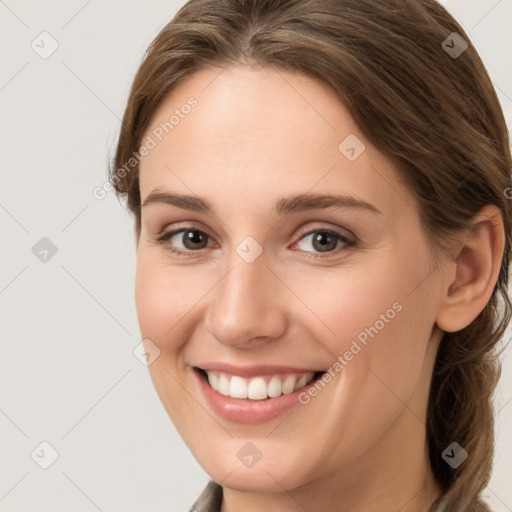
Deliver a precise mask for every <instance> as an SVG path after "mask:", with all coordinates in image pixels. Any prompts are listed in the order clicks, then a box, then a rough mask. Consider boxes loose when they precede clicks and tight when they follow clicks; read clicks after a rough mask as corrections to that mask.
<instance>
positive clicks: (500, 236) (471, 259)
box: [436, 205, 505, 332]
mask: <svg viewBox="0 0 512 512" xmlns="http://www.w3.org/2000/svg"><path fill="white" fill-rule="evenodd" d="M471 224H472V226H473V229H470V230H465V231H463V232H461V233H460V235H459V242H460V243H459V244H458V249H457V250H456V252H455V254H454V260H453V262H450V263H449V265H448V266H447V269H448V270H447V273H446V275H447V279H446V290H445V292H443V293H444V297H443V300H442V304H441V306H440V309H439V312H438V315H437V318H436V323H437V325H438V326H439V328H440V329H442V330H443V331H445V332H455V331H460V330H461V329H463V328H464V327H466V326H468V325H469V324H470V323H471V322H472V321H473V320H474V319H475V318H476V317H477V316H478V315H479V314H480V312H481V311H482V310H483V309H484V307H485V306H486V304H487V303H488V302H489V299H490V297H491V295H492V292H493V290H494V286H495V285H496V282H497V280H498V275H499V271H500V266H501V261H502V259H503V250H504V247H505V231H504V227H503V217H502V215H501V212H500V210H499V209H498V208H497V207H496V206H494V205H488V206H485V207H484V208H482V209H481V210H480V212H479V213H478V214H477V215H476V216H475V217H474V218H473V220H472V221H471Z"/></svg>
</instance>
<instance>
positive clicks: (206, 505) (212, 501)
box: [188, 480, 222, 512]
mask: <svg viewBox="0 0 512 512" xmlns="http://www.w3.org/2000/svg"><path fill="white" fill-rule="evenodd" d="M221 503H222V486H220V485H219V484H218V483H216V482H214V481H213V480H210V481H209V482H208V484H207V485H206V487H205V488H204V489H203V492H202V493H201V495H200V496H199V498H197V500H196V501H195V502H194V504H193V505H192V506H191V507H190V508H189V509H188V512H220V505H221Z"/></svg>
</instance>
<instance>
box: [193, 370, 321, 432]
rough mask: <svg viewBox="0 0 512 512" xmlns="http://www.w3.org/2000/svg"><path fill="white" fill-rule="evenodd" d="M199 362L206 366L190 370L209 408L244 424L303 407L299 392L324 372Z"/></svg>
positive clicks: (259, 421) (263, 420)
mask: <svg viewBox="0 0 512 512" xmlns="http://www.w3.org/2000/svg"><path fill="white" fill-rule="evenodd" d="M201 366H204V367H205V368H200V367H197V366H195V367H193V372H192V373H193V375H194V376H195V381H196V383H197V385H198V387H199V389H200V390H201V392H202V394H203V396H204V398H205V399H206V402H207V404H208V405H209V407H210V410H211V411H212V412H213V413H215V414H216V415H217V416H219V417H222V418H224V419H225V420H228V421H230V422H235V423H246V424H249V423H251V424H254V423H265V422H267V421H270V420H272V419H274V418H277V417H278V416H281V415H282V414H284V413H285V412H286V411H288V410H290V409H291V408H295V407H303V406H304V405H303V404H302V405H301V402H300V401H299V395H300V394H301V393H304V392H306V391H307V389H308V388H309V387H311V386H314V385H316V382H317V380H318V379H320V378H321V376H322V375H323V374H324V371H315V370H306V369H302V368H292V367H284V366H281V367H277V366H272V367H269V366H266V367H244V368H240V367H234V366H232V365H229V364H218V363H215V364H204V365H203V364H202V365H201ZM210 381H211V382H210ZM215 387H216V388H217V389H215ZM221 390H222V391H223V392H224V393H227V394H223V393H221ZM278 392H279V394H278ZM271 395H275V396H271ZM233 396H236V397H240V398H234V397H233Z"/></svg>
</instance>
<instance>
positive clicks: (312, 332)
mask: <svg viewBox="0 0 512 512" xmlns="http://www.w3.org/2000/svg"><path fill="white" fill-rule="evenodd" d="M190 96H194V97H195V98H196V99H197V101H198V105H197V106H196V107H195V108H194V109H193V110H192V111H191V113H190V114H189V115H187V116H185V117H184V118H183V119H180V122H179V124H178V125H176V126H175V127H174V129H173V130H172V132H170V133H169V134H168V135H167V136H165V137H164V138H163V139H162V141H161V142H159V144H158V145H157V146H156V147H155V148H154V149H152V150H151V151H150V153H149V154H148V155H147V156H146V157H145V158H144V159H143V161H142V163H141V168H140V190H141V198H142V200H143V201H144V200H145V198H147V197H148V195H149V194H150V193H151V192H153V191H154V190H158V191H160V192H174V193H180V194H188V195H194V196H199V197H201V198H204V199H205V200H207V201H208V202H209V203H210V204H211V205H212V207H213V208H214V211H215V214H213V215H212V214H204V213H200V212H194V211H189V210H186V209H182V208H179V207H177V206H173V205H168V204H161V203H152V204H149V205H147V206H144V207H143V208H142V216H141V231H140V234H139V233H138V234H137V254H138V256H137V275H136V306H137V312H138V318H139V323H140V328H141V333H142V337H143V338H148V339H150V340H151V341H152V342H153V343H154V344H155V345H157V346H158V348H159V350H160V355H159V357H158V358H157V359H156V360H155V361H154V362H153V363H152V364H151V365H150V366H149V370H150V373H151V377H152V380H153V382H154V385H155V388H156V390H157V392H158V394H159V396H160V399H161V400H162V403H163V404H164V406H165V408H166V410H167V411H168V413H169V415H170V417H171V419H172V420H173V422H174V424H175V425H176V427H177V429H178V431H179V432H180V434H181V435H182V437H183V439H184V440H185V442H186V443H187V445H188V446H189V448H190V450H191V451H192V452H193V454H194V456H195V457H196V458H197V460H198V461H199V463H200V464H201V465H202V467H203V468H204V469H205V470H206V471H207V472H208V474H209V475H210V476H211V477H212V478H213V479H214V480H215V481H217V482H220V483H221V484H222V486H223V487H224V497H223V503H222V511H223V512H233V511H238V510H244V511H247V512H251V511H262V510H282V511H285V512H287V511H290V512H292V511H293V512H295V511H302V510H304V509H305V510H323V511H326V512H327V511H338V512H339V511H351V512H354V511H365V512H372V511H377V510H378V511H380V512H386V511H397V510H400V511H402V512H412V511H426V510H428V507H429V506H430V505H431V504H432V502H433V501H434V500H435V499H436V498H437V497H438V495H439V493H440V489H439V487H438V486H437V484H436V483H435V482H434V480H433V477H432V474H431V472H430V469H429V467H428V462H427V460H428V457H427V453H426V445H425V421H426V406H427V398H428V389H429V384H430V380H431V375H432V368H433V364H434V360H435V355H436V352H437V349H438V346H439V342H440V340H441V338H442V334H443V330H446V331H450V330H459V329H461V328H462V327H464V326H465V325H467V324H469V323H470V322H471V321H472V320H473V319H474V318H475V317H476V316H477V314H478V313H479V311H481V310H482V309H483V307H484V306H485V304H486V303H487V301H488V299H489V297H490V294H491V292H492V288H493V286H494V283H495V282H496V279H497V273H498V269H499V264H500V261H501V254H502V252H503V226H502V221H501V217H500V215H499V212H498V211H497V210H496V209H495V208H494V207H487V208H485V209H484V210H482V212H480V215H479V217H478V218H476V219H475V221H477V222H478V223H479V224H478V226H479V227H478V229H476V230H475V231H474V232H471V233H465V234H464V236H462V235H460V237H459V239H458V241H457V243H455V244H454V245H453V250H452V251H451V252H449V253H446V254H445V253H443V254H441V255H440V256H439V257H438V258H434V257H433V254H432V244H431V243H430V242H429V241H428V239H427V237H426V235H425V232H424V230H423V228H422V225H421V217H420V215H419V213H418V210H419V207H418V204H417V201H416V199H415V197H414V196H413V195H412V194H411V192H410V191H409V190H408V189H407V188H406V187H405V185H404V184H403V183H402V182H401V181H400V178H399V175H398V173H397V171H396V169H395V168H394V167H393V164H392V163H391V162H390V161H389V160H388V159H387V158H385V157H384V156H383V155H382V154H380V153H379V152H378V151H377V150H376V148H375V147H373V146H372V145H371V144H370V142H369V141H368V140H366V138H365V137H364V136H363V134H362V133H361V132H360V130H359V129H358V127H357V126H356V124H355V122H354V120H353V119H352V118H351V116H350V115H349V113H348V111H347V110H346V109H345V107H344V106H343V104H341V103H340V101H339V100H338V99H337V98H336V96H335V95H334V94H333V93H332V92H331V91H330V89H328V88H327V87H325V86H324V85H322V84H321V83H319V82H317V81H315V80H313V79H311V78H308V77H306V76H303V75H300V74H295V73H291V72H284V71H279V72H277V71H275V70H271V69H267V68H256V67H249V66H230V67H228V68H226V69H224V70H223V71H221V69H217V68H214V69H209V70H202V71H199V72H197V73H195V74H194V75H192V76H191V77H189V78H188V79H187V80H185V81H184V82H182V83H181V84H180V85H179V86H178V87H177V88H175V89H174V90H173V91H172V92H171V93H170V94H169V95H168V96H167V97H166V99H165V101H164V102H163V103H162V104H161V105H160V107H159V109H158V110H157V111H156V112H155V114H154V116H153V118H152V120H151V123H150V126H149V128H148V130H147V132H146V135H150V134H151V132H152V130H153V129H154V128H155V127H157V126H158V125H159V124H160V123H161V122H164V121H166V120H168V119H169V116H170V115H171V114H172V113H173V111H174V110H175V109H176V108H180V106H181V105H183V104H185V103H186V102H187V99H188V98H189V97H190ZM349 134H354V135H356V136H357V137H358V138H359V139H360V140H361V141H362V142H363V143H364V144H365V146H366V150H365V151H364V152H363V153H362V154H361V155H360V156H359V157H358V158H357V159H356V160H355V161H349V160H348V159H347V158H346V157H345V156H344V155H343V154H342V153H341V152H340V151H339V149H338V146H339V144H340V143H341V142H342V141H343V140H344V139H345V138H346V137H347V136H348V135H349ZM308 192H309V193H324V194H333V193H336V194H344V195H352V196H354V197H357V198H360V199H363V200H364V201H367V202H369V203H371V204H373V205H374V206H375V207H376V208H378V210H379V211H380V213H374V212H371V211H367V210H365V209H362V208H327V209H321V208H317V209H313V210H308V211H300V212H292V213H288V214H287V215H285V216H283V217H280V216H278V215H276V214H275V213H274V212H273V210H272V209H273V206H274V203H275V202H276V201H277V200H278V198H281V197H283V196H289V195H293V194H300V193H308ZM184 227H188V228H189V229H198V230H200V231H202V232H204V233H206V235H209V236H208V237H206V240H208V246H207V247H206V248H203V249H199V250H196V252H195V253H194V254H193V255H177V254H173V253H172V252H171V251H170V247H171V246H172V243H174V244H175V246H176V247H178V248H180V249H187V248H188V250H189V251H192V250H193V249H190V248H189V247H190V246H185V245H184V242H183V237H182V236H181V235H176V236H174V237H173V238H172V239H170V240H167V241H166V242H163V243H158V242H157V241H156V240H157V238H158V233H160V232H161V231H162V230H163V229H165V230H167V231H171V229H179V228H182V229H183V228H184ZM322 229H334V230H336V231H338V232H339V233H340V234H342V235H350V236H353V237H355V238H356V239H357V243H356V245H355V246H353V247H350V246H347V245H343V244H342V243H340V245H339V246H338V247H337V248H336V249H334V250H332V251H331V252H328V253H322V252H319V251H318V249H317V248H316V246H315V245H314V244H313V243H312V240H311V237H308V236H307V234H309V233H311V232H312V231H315V230H316V231H322ZM316 231H315V232H316ZM248 236H251V237H253V238H254V239H255V240H256V241H257V242H258V243H259V245H260V246H261V248H262V249H263V252H262V253H261V255H260V256H259V257H258V258H256V259H255V261H254V262H252V263H247V262H246V261H245V260H244V259H242V258H241V257H240V256H239V255H238V254H237V252H236V248H237V246H238V244H240V243H241V242H242V241H243V240H244V239H245V238H246V237H248ZM463 248H465V249H464V250H462V249H463ZM314 255H316V256H320V257H321V256H325V258H323V259H312V258H311V257H308V256H314ZM397 302H398V303H399V304H400V305H401V307H402V309H401V311H400V312H399V313H397V314H396V316H395V317H394V318H393V319H392V320H390V321H389V322H388V323H386V324H385V326H384V328H382V329H380V330H379V332H378V334H377V335H376V336H375V337H374V338H373V339H372V338H370V339H369V341H368V344H367V345H366V346H364V347H363V349H362V350H361V351H360V352H359V353H358V354H357V355H356V356H355V357H354V358H353V359H352V360H351V361H350V362H349V363H348V364H347V365H346V366H345V368H344V369H343V370H342V372H340V373H338V374H337V376H336V377H335V378H334V379H333V380H332V381H331V382H330V383H328V385H326V386H325V388H324V389H322V391H321V392H319V393H318V395H317V396H315V397H314V398H313V399H311V401H310V402H309V403H308V404H307V405H298V406H296V407H294V408H293V409H292V410H291V412H290V414H288V415H283V416H280V417H278V418H276V419H274V420H271V421H268V422H265V423H261V424H250V425H245V424H244V425H242V424H237V423H234V422H229V421H227V420H225V419H223V418H221V417H219V416H217V415H216V414H215V413H214V412H213V411H212V410H211V408H210V407H209V405H208V403H207V402H206V400H205V398H204V396H203V395H202V393H201V390H200V388H199V387H198V385H197V382H196V380H195V379H194V378H193V375H192V373H191V368H192V367H194V366H196V365H199V366H200V363H201V362H204V361H222V362H228V363H232V364H234V365H237V366H248V365H249V366H250V365H255V364H275V365H289V366H295V367H301V368H312V369H328V368H329V367H332V365H333V363H334V362H335V361H336V358H337V356H338V355H343V354H344V353H345V352H346V351H347V350H348V349H349V348H350V346H351V343H352V341H353V340H355V339H356V337H357V335H358V334H359V333H361V332H362V331H364V330H365V328H368V327H370V326H373V325H374V324H375V322H376V321H377V320H378V319H379V318H381V317H380V315H381V314H384V313H385V312H386V310H388V309H389V308H391V307H392V305H393V304H394V303H397ZM249 441H250V442H252V443H253V444H254V445H255V446H256V447H257V448H258V450H259V451H260V452H261V454H262V458H261V460H260V461H259V462H258V463H257V464H256V465H254V466H253V467H252V468H247V467H245V466H244V465H243V464H242V463H241V462H240V460H239V459H238V458H237V452H238V451H239V450H240V448H241V447H242V446H244V445H245V443H246V442H249Z"/></svg>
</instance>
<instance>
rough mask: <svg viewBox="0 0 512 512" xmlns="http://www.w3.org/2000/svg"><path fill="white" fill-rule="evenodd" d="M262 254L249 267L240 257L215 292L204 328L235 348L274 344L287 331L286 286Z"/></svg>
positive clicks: (235, 257) (236, 256) (231, 263)
mask: <svg viewBox="0 0 512 512" xmlns="http://www.w3.org/2000/svg"><path fill="white" fill-rule="evenodd" d="M267 264H268V262H267V260H266V258H265V257H264V255H263V254H262V255H261V256H260V257H258V258H257V259H256V260H255V261H253V262H252V263H247V262H246V261H244V260H243V259H242V258H240V257H239V256H238V254H236V253H235V254H234V255H233V258H232V259H231V261H230V265H229V271H228V272H227V274H225V276H224V277H223V278H222V279H221V280H220V282H219V283H218V284H217V285H216V286H215V288H214V289H213V290H212V293H211V297H210V302H209V304H208V307H207V310H206V312H205V319H204V325H205V328H206V330H208V331H209V332H210V333H211V334H212V335H213V336H215V338H217V340H218V341H220V342H221V343H223V344H224V345H226V346H229V347H232V348H240V349H243V348H246V349H249V348H254V347H255V345H257V346H261V345H264V344H266V343H269V342H272V341H273V340H276V339H278V338H279V337H281V336H282V335H283V333H284V332H285V330H286V325H287V324H286V322H287V314H286V310H285V302H283V301H282V300H281V298H282V293H283V290H282V288H283V284H282V283H281V282H280V281H279V279H277V278H276V275H275V274H274V273H273V272H272V271H271V270H270V269H269V268H268V267H267Z"/></svg>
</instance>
